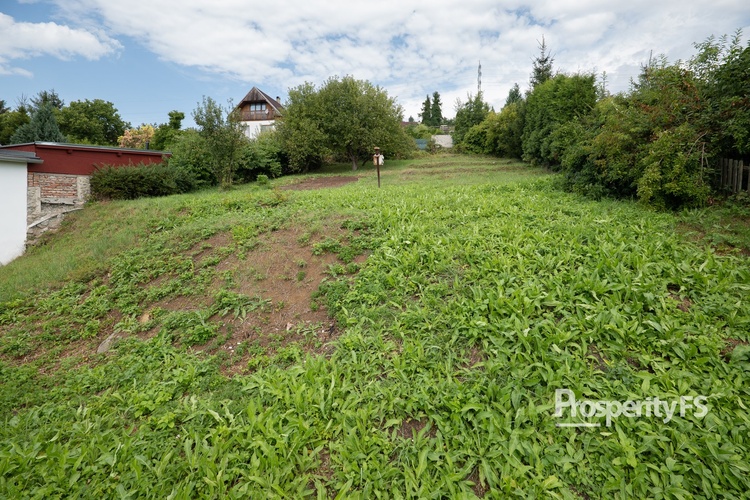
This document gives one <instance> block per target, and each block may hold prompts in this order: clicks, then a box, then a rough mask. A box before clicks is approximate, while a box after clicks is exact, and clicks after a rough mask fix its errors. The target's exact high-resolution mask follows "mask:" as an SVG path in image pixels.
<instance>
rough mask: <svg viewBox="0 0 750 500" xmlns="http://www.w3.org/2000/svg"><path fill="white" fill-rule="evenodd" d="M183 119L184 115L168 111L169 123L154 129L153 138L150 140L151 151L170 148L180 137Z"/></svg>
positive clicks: (180, 112) (179, 112)
mask: <svg viewBox="0 0 750 500" xmlns="http://www.w3.org/2000/svg"><path fill="white" fill-rule="evenodd" d="M184 119H185V113H183V112H182V111H177V110H172V111H170V112H169V122H168V123H162V124H161V125H159V126H158V127H156V130H155V131H154V137H153V139H152V140H151V149H156V150H159V151H163V150H167V149H169V148H171V147H172V146H173V145H174V144H175V142H176V141H177V140H178V139H179V137H180V135H181V132H180V129H181V128H182V120H184Z"/></svg>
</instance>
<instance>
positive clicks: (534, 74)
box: [531, 36, 555, 90]
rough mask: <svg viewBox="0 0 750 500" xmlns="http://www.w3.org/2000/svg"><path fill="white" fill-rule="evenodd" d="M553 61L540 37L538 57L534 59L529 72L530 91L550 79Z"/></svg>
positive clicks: (545, 43)
mask: <svg viewBox="0 0 750 500" xmlns="http://www.w3.org/2000/svg"><path fill="white" fill-rule="evenodd" d="M554 61H555V59H554V58H553V57H552V55H551V54H550V53H549V51H548V50H547V42H545V40H544V36H542V41H541V42H540V43H539V55H538V56H537V57H536V58H535V59H534V64H533V66H532V70H531V89H532V90H533V89H534V88H535V87H536V86H537V85H541V84H542V83H544V82H546V81H547V80H549V79H550V78H552V63H553V62H554Z"/></svg>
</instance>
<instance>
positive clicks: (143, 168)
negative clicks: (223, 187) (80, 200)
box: [91, 163, 198, 200]
mask: <svg viewBox="0 0 750 500" xmlns="http://www.w3.org/2000/svg"><path fill="white" fill-rule="evenodd" d="M197 186H198V183H197V181H196V178H195V176H194V175H193V174H192V173H191V172H189V171H187V170H185V169H178V168H172V167H170V166H169V165H167V164H148V165H145V164H143V163H139V164H137V165H130V166H127V167H114V166H111V165H104V166H102V167H101V168H99V169H97V170H96V171H95V172H94V174H93V175H92V176H91V196H92V197H93V198H94V199H99V200H101V199H109V200H132V199H135V198H142V197H147V196H166V195H170V194H179V193H187V192H188V191H192V190H193V189H195V188H196V187H197Z"/></svg>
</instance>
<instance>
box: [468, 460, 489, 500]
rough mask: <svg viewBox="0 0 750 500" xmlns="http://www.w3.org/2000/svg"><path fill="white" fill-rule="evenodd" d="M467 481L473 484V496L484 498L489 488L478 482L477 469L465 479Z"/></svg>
mask: <svg viewBox="0 0 750 500" xmlns="http://www.w3.org/2000/svg"><path fill="white" fill-rule="evenodd" d="M466 480H467V481H471V482H472V483H474V486H473V487H472V488H471V489H472V491H473V492H474V494H475V495H476V496H477V497H479V498H484V496H485V495H486V494H487V492H488V491H489V487H488V486H487V484H486V483H485V484H483V483H482V482H481V481H480V480H479V468H477V467H475V468H474V470H473V471H472V472H471V474H469V475H468V477H467V478H466Z"/></svg>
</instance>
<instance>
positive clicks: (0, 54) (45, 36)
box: [0, 12, 121, 76]
mask: <svg viewBox="0 0 750 500" xmlns="http://www.w3.org/2000/svg"><path fill="white" fill-rule="evenodd" d="M0 33H2V36H0V75H23V76H31V73H30V72H29V71H27V70H25V69H23V68H21V67H18V66H14V62H15V61H17V60H21V59H28V58H32V57H38V56H41V55H51V56H54V57H57V58H59V59H66V60H67V59H72V58H74V57H79V56H80V57H84V58H86V59H89V60H95V59H99V58H101V57H103V56H106V55H110V54H113V53H115V52H117V51H118V50H119V49H120V48H121V45H120V43H119V42H117V41H116V40H114V39H112V38H110V37H109V36H107V35H105V34H103V33H100V32H94V31H88V30H86V29H78V28H71V27H69V26H65V25H60V24H57V23H53V22H48V23H28V22H17V21H16V20H15V19H13V18H12V17H10V16H8V15H5V14H3V13H1V12H0Z"/></svg>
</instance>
